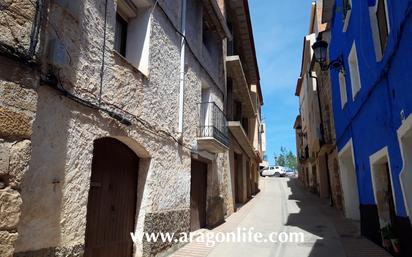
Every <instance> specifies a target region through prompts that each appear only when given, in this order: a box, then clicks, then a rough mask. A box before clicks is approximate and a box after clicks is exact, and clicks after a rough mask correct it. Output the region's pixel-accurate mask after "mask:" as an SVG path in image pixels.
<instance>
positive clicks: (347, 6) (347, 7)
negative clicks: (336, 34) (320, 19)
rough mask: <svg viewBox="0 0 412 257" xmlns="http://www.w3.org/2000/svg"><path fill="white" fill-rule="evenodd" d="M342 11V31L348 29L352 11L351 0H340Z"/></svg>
mask: <svg viewBox="0 0 412 257" xmlns="http://www.w3.org/2000/svg"><path fill="white" fill-rule="evenodd" d="M342 13H343V32H346V31H347V30H348V26H349V20H350V16H351V13H352V0H343V1H342Z"/></svg>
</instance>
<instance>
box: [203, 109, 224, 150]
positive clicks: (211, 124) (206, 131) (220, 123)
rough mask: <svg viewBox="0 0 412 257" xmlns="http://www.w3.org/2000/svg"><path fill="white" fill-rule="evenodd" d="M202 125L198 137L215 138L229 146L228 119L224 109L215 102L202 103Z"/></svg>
mask: <svg viewBox="0 0 412 257" xmlns="http://www.w3.org/2000/svg"><path fill="white" fill-rule="evenodd" d="M199 105H200V126H199V130H198V137H200V138H214V139H216V140H218V141H219V142H220V143H222V144H223V145H225V146H229V133H228V128H227V120H226V117H225V114H224V113H223V111H222V110H221V109H220V108H219V107H218V106H217V105H216V104H215V103H214V102H204V103H200V104H199Z"/></svg>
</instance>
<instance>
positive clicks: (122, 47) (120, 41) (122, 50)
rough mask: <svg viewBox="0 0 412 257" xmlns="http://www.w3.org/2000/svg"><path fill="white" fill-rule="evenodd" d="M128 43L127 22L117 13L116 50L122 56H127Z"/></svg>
mask: <svg viewBox="0 0 412 257" xmlns="http://www.w3.org/2000/svg"><path fill="white" fill-rule="evenodd" d="M126 42H127V21H126V20H125V19H123V17H122V16H121V15H120V14H119V13H117V14H116V30H115V41H114V49H115V50H116V51H117V52H118V53H119V54H121V55H122V56H124V57H125V56H126Z"/></svg>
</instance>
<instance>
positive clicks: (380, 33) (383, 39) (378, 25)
mask: <svg viewBox="0 0 412 257" xmlns="http://www.w3.org/2000/svg"><path fill="white" fill-rule="evenodd" d="M369 16H370V22H371V27H372V35H373V42H374V47H375V54H376V61H378V62H379V61H381V60H382V57H383V54H384V52H385V49H386V46H387V44H388V37H389V33H390V26H389V19H388V17H389V16H388V6H387V1H386V0H376V4H375V6H372V7H369Z"/></svg>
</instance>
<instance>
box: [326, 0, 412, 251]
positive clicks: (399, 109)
mask: <svg viewBox="0 0 412 257" xmlns="http://www.w3.org/2000/svg"><path fill="white" fill-rule="evenodd" d="M323 2H324V13H323V19H324V21H328V22H329V23H330V26H331V41H330V44H329V61H333V60H337V59H339V58H341V59H342V63H343V67H344V69H343V70H341V71H339V70H331V72H330V75H331V82H332V92H333V99H332V100H333V110H334V119H335V127H336V137H337V146H338V150H339V160H340V169H341V171H340V175H341V180H342V188H343V191H344V193H343V195H344V203H345V215H346V216H347V217H349V218H352V219H359V220H360V221H361V230H362V233H363V235H365V236H367V237H368V238H370V239H372V240H373V241H374V242H376V243H378V244H383V246H384V247H385V246H386V248H391V251H396V249H395V248H394V247H393V246H389V245H387V244H388V241H387V240H384V239H385V238H387V236H386V235H385V233H384V232H383V233H382V231H385V230H386V231H387V230H388V229H390V230H391V231H392V232H393V234H394V236H392V237H396V238H399V239H400V242H401V243H400V249H401V255H402V256H412V244H411V243H412V229H411V215H412V16H411V12H412V0H368V1H360V0H352V1H351V0H336V1H331V0H324V1H323Z"/></svg>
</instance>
